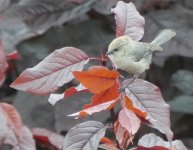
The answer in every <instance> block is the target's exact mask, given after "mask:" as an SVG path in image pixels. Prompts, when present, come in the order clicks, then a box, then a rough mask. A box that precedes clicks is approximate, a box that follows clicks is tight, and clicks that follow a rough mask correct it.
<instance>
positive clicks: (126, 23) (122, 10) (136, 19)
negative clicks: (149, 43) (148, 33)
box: [111, 1, 145, 41]
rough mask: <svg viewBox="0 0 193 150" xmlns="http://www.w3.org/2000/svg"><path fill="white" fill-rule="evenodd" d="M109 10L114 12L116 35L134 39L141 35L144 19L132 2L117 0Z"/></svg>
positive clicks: (137, 39)
mask: <svg viewBox="0 0 193 150" xmlns="http://www.w3.org/2000/svg"><path fill="white" fill-rule="evenodd" d="M111 12H113V13H114V14H115V20H116V36H117V37H119V36H122V35H127V36H129V37H131V38H132V39H133V40H136V41H139V40H140V39H141V38H142V37H143V34H144V24H145V19H144V18H143V17H142V16H141V15H140V14H139V12H138V11H137V10H136V8H135V5H134V4H133V3H132V2H130V3H128V4H127V3H125V2H123V1H119V2H118V3H117V6H116V7H115V8H114V9H112V10H111Z"/></svg>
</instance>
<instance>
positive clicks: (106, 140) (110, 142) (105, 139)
mask: <svg viewBox="0 0 193 150" xmlns="http://www.w3.org/2000/svg"><path fill="white" fill-rule="evenodd" d="M100 143H105V144H112V145H115V143H114V142H113V141H111V140H110V139H109V138H107V137H103V138H102V139H101V141H100Z"/></svg>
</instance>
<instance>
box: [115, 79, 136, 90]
mask: <svg viewBox="0 0 193 150" xmlns="http://www.w3.org/2000/svg"><path fill="white" fill-rule="evenodd" d="M137 78H138V77H135V76H134V78H133V79H132V80H131V81H130V82H129V83H128V84H127V85H126V86H124V87H121V88H119V89H118V91H119V93H122V92H124V91H125V89H126V88H127V87H128V86H129V85H130V84H131V83H132V82H133V81H134V80H135V79H137Z"/></svg>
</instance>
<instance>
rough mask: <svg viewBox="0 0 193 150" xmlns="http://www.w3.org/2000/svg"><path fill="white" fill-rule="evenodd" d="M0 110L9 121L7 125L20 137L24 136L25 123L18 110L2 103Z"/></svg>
mask: <svg viewBox="0 0 193 150" xmlns="http://www.w3.org/2000/svg"><path fill="white" fill-rule="evenodd" d="M0 109H1V110H2V113H4V116H5V117H6V119H7V123H8V125H9V127H10V128H11V129H13V131H14V132H15V134H16V135H17V136H18V137H21V136H22V128H23V123H22V120H21V117H20V115H19V113H18V112H17V110H16V109H15V108H14V107H13V106H12V105H10V104H7V103H0Z"/></svg>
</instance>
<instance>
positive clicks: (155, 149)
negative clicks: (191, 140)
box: [132, 146, 175, 150]
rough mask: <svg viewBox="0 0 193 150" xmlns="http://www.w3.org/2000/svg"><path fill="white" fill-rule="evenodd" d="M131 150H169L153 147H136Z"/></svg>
mask: <svg viewBox="0 0 193 150" xmlns="http://www.w3.org/2000/svg"><path fill="white" fill-rule="evenodd" d="M132 150H169V149H168V148H165V147H162V146H153V147H149V148H147V147H143V146H138V147H137V148H136V149H132ZM174 150H175V149H174Z"/></svg>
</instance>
